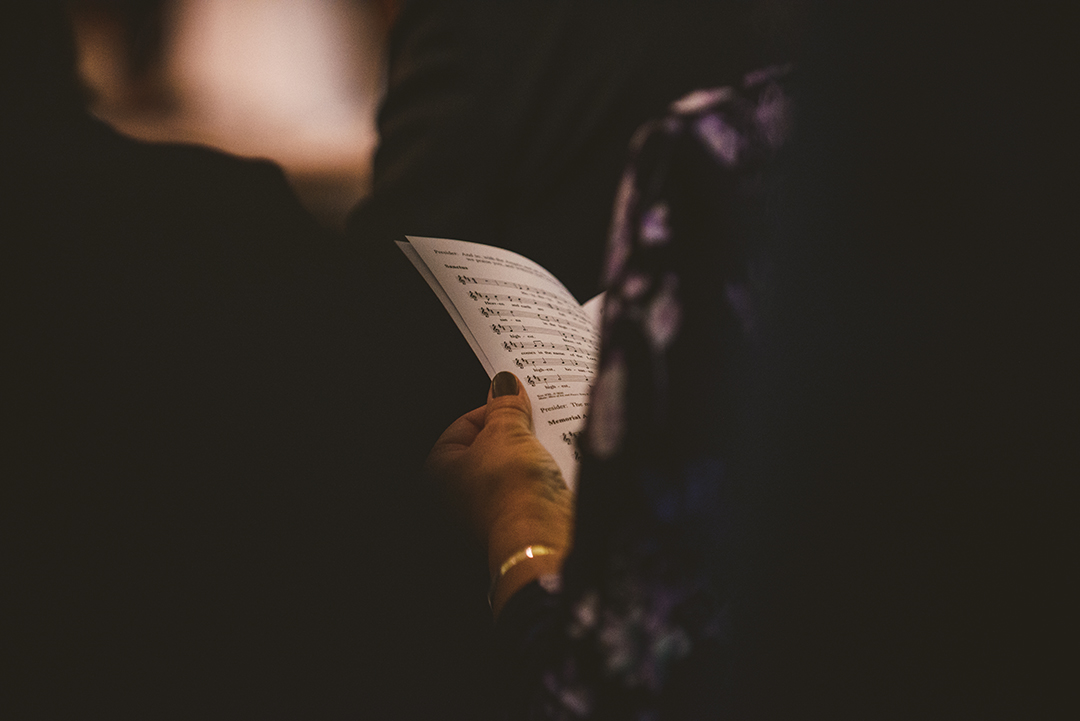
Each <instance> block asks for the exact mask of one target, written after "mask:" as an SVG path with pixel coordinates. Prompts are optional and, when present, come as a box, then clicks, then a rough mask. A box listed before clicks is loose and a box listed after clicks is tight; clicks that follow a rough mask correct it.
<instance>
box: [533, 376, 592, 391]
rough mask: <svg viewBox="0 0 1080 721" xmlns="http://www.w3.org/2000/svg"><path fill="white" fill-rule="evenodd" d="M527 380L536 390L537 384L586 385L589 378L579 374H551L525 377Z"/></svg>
mask: <svg viewBox="0 0 1080 721" xmlns="http://www.w3.org/2000/svg"><path fill="white" fill-rule="evenodd" d="M525 380H526V381H527V382H528V384H529V385H531V386H533V387H534V388H535V387H536V384H537V383H584V382H585V381H587V380H589V377H588V376H586V375H583V374H579V373H549V374H548V375H546V376H525Z"/></svg>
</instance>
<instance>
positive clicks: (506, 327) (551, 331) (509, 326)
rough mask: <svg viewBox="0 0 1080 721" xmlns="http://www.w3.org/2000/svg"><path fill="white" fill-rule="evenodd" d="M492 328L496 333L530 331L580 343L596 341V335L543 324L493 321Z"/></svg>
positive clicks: (534, 333)
mask: <svg viewBox="0 0 1080 721" xmlns="http://www.w3.org/2000/svg"><path fill="white" fill-rule="evenodd" d="M491 330H492V331H493V332H494V333H495V335H500V334H502V333H529V334H531V335H557V336H559V337H560V338H562V339H563V340H573V341H577V342H579V343H595V342H596V337H595V336H590V337H585V336H583V335H580V334H578V333H569V332H567V331H564V330H559V329H558V328H544V327H542V326H536V327H533V326H527V325H516V324H513V323H492V324H491Z"/></svg>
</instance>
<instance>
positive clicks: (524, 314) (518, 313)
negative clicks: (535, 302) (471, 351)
mask: <svg viewBox="0 0 1080 721" xmlns="http://www.w3.org/2000/svg"><path fill="white" fill-rule="evenodd" d="M480 315H482V316H484V317H485V318H490V317H491V316H493V315H497V316H499V317H500V318H513V319H517V318H536V319H537V320H542V321H544V322H546V323H554V324H555V325H558V326H561V327H569V328H574V329H575V330H579V331H582V332H585V333H588V332H589V331H590V328H589V327H588V326H587V325H584V324H582V323H579V322H576V321H573V320H571V319H569V318H560V317H559V316H553V315H547V314H545V313H537V312H536V311H532V310H513V309H510V308H489V307H487V306H482V307H481V308H480Z"/></svg>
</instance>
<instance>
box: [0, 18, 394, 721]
mask: <svg viewBox="0 0 1080 721" xmlns="http://www.w3.org/2000/svg"><path fill="white" fill-rule="evenodd" d="M0 33H2V35H0V40H2V42H0V52H2V53H3V58H2V60H3V62H2V63H0V68H2V70H0V72H2V73H3V76H2V87H0V94H2V106H3V118H4V122H3V129H2V136H0V178H2V184H0V208H2V212H0V216H2V217H3V221H2V223H3V228H4V233H3V237H4V242H3V249H2V251H0V252H2V259H0V274H2V281H0V293H2V295H3V300H2V302H0V309H2V310H0V313H2V315H3V328H4V338H5V350H4V376H3V380H2V387H3V391H2V396H3V398H4V402H3V411H2V416H3V429H4V430H3V441H2V444H3V450H2V452H0V477H2V478H3V479H4V480H3V495H4V501H3V503H2V504H0V506H2V510H0V514H2V516H3V520H2V521H0V529H2V530H0V534H2V536H3V538H4V541H3V546H4V549H5V550H4V554H3V555H4V567H5V574H4V575H5V583H4V588H5V590H4V597H5V601H6V603H5V604H4V605H5V608H6V610H7V613H6V614H5V618H4V621H3V627H4V631H3V636H4V638H5V642H4V649H3V652H2V653H3V655H4V657H5V668H6V669H9V670H8V671H5V678H6V679H7V680H6V682H5V692H4V693H3V694H2V698H0V707H2V710H0V715H3V716H4V717H7V718H34V717H42V718H65V717H79V718H85V717H88V716H90V717H109V718H172V717H176V718H192V717H198V716H215V717H216V716H220V715H230V716H241V717H247V716H258V717H261V718H273V717H289V718H295V717H296V715H297V714H298V713H299V712H300V710H303V711H305V712H307V713H310V714H314V715H319V714H323V713H327V714H329V713H364V712H365V711H364V710H365V709H368V710H369V711H370V710H371V708H372V705H373V704H376V703H377V698H378V697H379V694H380V693H381V689H382V688H383V687H385V686H387V685H389V682H386V681H384V682H380V681H379V679H380V678H381V677H380V675H379V674H380V673H382V672H384V671H385V669H386V668H388V667H393V668H397V667H396V666H394V665H393V663H392V657H393V654H392V653H389V654H388V653H387V652H386V647H387V646H388V645H389V642H390V638H389V637H390V634H391V631H390V630H389V628H393V627H394V626H395V625H396V623H395V621H394V618H395V617H394V616H391V615H388V613H389V610H388V609H389V608H390V606H389V605H388V606H386V607H383V606H381V605H380V604H381V603H382V601H383V600H386V602H387V604H389V603H390V601H389V596H390V591H389V589H390V588H391V587H392V586H393V581H392V579H391V578H390V577H388V576H386V575H385V574H384V572H383V570H384V569H385V568H387V567H389V565H390V564H392V563H394V559H393V558H392V556H390V555H386V556H375V555H373V554H370V553H369V552H367V551H366V550H365V549H370V548H374V547H380V548H385V547H391V546H392V539H393V538H394V537H396V535H397V533H398V530H397V528H396V527H395V526H394V525H392V524H391V522H390V520H388V519H394V518H398V517H399V516H397V515H395V511H394V510H393V509H394V508H395V506H394V503H395V501H394V499H395V498H397V496H396V495H395V493H396V491H395V489H396V488H397V487H396V486H395V484H393V483H391V482H389V481H388V480H387V479H386V478H385V477H384V476H383V475H382V474H381V473H380V470H379V461H378V459H377V457H376V456H375V455H373V454H372V453H369V452H368V451H369V450H370V449H369V448H368V446H367V445H366V443H365V442H364V440H363V439H366V438H367V436H368V433H369V432H372V431H371V429H372V428H375V429H376V431H375V432H377V429H378V418H377V415H378V414H377V413H374V412H373V411H372V409H371V408H370V406H369V405H368V404H367V401H366V400H365V397H364V394H363V384H364V383H365V382H367V380H368V378H367V376H366V374H365V370H364V365H363V360H362V359H363V358H364V357H366V355H365V354H366V353H367V352H368V351H367V343H368V340H367V339H364V338H363V337H361V336H360V335H359V334H357V333H356V332H355V331H356V327H357V323H356V322H355V320H354V318H353V316H351V315H350V314H349V312H348V311H347V310H346V307H345V306H344V304H343V302H342V300H341V297H340V296H341V293H340V288H341V287H342V283H341V282H340V280H339V274H342V273H347V271H346V269H345V268H343V267H342V266H341V265H340V263H339V262H338V261H337V260H336V255H335V253H334V251H333V248H334V247H335V244H334V243H333V241H332V239H331V238H328V237H327V236H326V235H325V234H324V233H323V231H322V230H320V228H319V227H318V225H317V224H316V223H315V222H314V220H313V219H312V218H311V217H310V216H309V215H308V214H307V213H306V212H305V211H304V210H303V209H302V207H301V206H300V204H299V203H298V201H297V199H296V198H295V196H294V195H293V193H292V192H291V191H290V190H289V187H288V185H287V184H286V181H285V179H284V177H283V175H282V173H281V171H280V170H279V169H278V168H277V167H276V166H274V165H272V164H271V163H268V162H265V161H256V160H241V159H239V158H236V157H231V156H228V155H225V154H222V153H219V152H215V151H212V150H209V149H206V148H202V147H195V146H185V145H160V144H150V143H144V142H139V141H135V140H132V139H130V138H127V137H124V136H122V135H120V134H118V133H116V132H115V131H114V130H112V129H111V128H110V127H108V126H107V125H105V124H104V123H102V122H100V121H98V120H96V119H95V118H93V117H92V116H91V115H90V114H89V113H88V112H87V110H86V108H85V97H84V93H83V91H82V88H81V86H80V83H79V80H78V78H77V76H76V73H75V56H74V51H73V46H72V41H71V33H70V29H69V28H68V27H67V22H66V18H65V14H64V7H63V4H62V3H61V2H35V3H25V4H22V5H20V6H19V7H18V8H13V9H10V10H6V11H5V19H4V23H3V25H2V29H0ZM362 351H363V352H362ZM358 438H359V439H362V440H361V442H360V443H357V439H358ZM383 445H384V444H380V443H377V442H372V444H371V448H380V447H382V446H383ZM361 459H362V462H361ZM384 534H389V535H384ZM346 569H351V570H352V571H353V572H352V573H345V570H346ZM375 617H378V618H379V619H380V623H379V624H373V623H371V621H370V619H371V618H375ZM376 650H378V651H379V653H382V654H384V655H388V656H390V657H391V660H387V659H385V658H379V659H377V662H376V660H374V654H375V652H376ZM369 661H370V662H371V663H370V664H369V663H368V662H369ZM371 664H374V665H371ZM357 678H363V679H365V680H366V681H370V683H367V682H365V683H363V684H361V683H358V682H357V680H356V679H357ZM371 712H372V713H376V712H375V711H371Z"/></svg>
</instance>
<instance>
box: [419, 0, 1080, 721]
mask: <svg viewBox="0 0 1080 721" xmlns="http://www.w3.org/2000/svg"><path fill="white" fill-rule="evenodd" d="M815 17H816V20H815V22H814V24H813V25H812V26H811V27H812V30H811V32H810V37H811V40H810V42H809V43H808V45H809V48H810V49H809V50H808V52H807V54H806V56H805V58H804V59H803V62H801V63H800V65H799V67H798V68H797V69H796V70H795V71H794V73H793V74H792V76H791V77H790V79H789V80H788V81H785V82H783V83H782V84H781V94H780V95H778V96H777V95H774V97H780V98H783V97H787V98H789V99H790V100H791V101H792V102H791V103H781V104H780V105H772V108H771V110H769V111H767V112H766V111H765V109H766V108H768V107H769V104H768V103H765V102H762V101H763V100H764V99H765V98H766V97H767V95H766V94H759V95H757V96H756V97H757V101H756V102H749V100H750V99H752V98H753V97H755V96H754V95H753V94H752V93H751V94H748V92H747V91H748V89H749V88H744V89H743V90H742V91H738V90H736V89H730V88H729V89H726V90H722V91H717V92H714V93H712V94H705V95H699V96H698V101H699V103H700V101H701V100H702V99H706V100H707V99H708V98H709V97H710V95H711V97H712V103H705V104H704V105H701V104H696V103H694V102H693V96H692V97H691V98H688V99H687V100H686V101H684V103H679V104H676V106H675V108H674V109H673V112H672V113H671V114H669V115H667V116H666V117H665V119H664V120H663V122H659V123H656V124H653V125H650V126H649V127H648V128H647V129H646V131H645V132H644V134H643V142H642V143H640V144H637V145H636V146H635V151H634V155H633V159H632V164H631V170H632V172H631V174H630V178H631V180H632V184H631V186H630V188H631V192H629V193H628V194H627V195H628V197H629V198H630V201H629V202H628V203H625V204H621V205H620V206H619V210H618V211H617V213H616V221H617V222H616V225H615V227H614V229H613V233H612V237H611V241H610V245H609V258H610V259H611V260H610V264H609V265H608V266H606V273H605V277H606V278H607V280H608V281H609V288H608V293H609V296H608V300H607V307H608V310H609V312H610V314H609V315H608V316H607V317H606V318H605V325H604V338H603V346H602V351H601V365H600V374H599V376H598V379H597V382H596V385H595V386H594V393H593V398H592V400H591V405H590V417H589V425H588V428H587V431H586V441H585V443H584V444H583V452H584V454H585V459H584V461H583V466H582V472H581V476H580V480H579V491H578V495H577V498H576V499H571V498H569V497H568V494H567V493H566V492H565V489H564V488H563V487H562V486H561V485H560V484H559V483H558V480H559V479H558V471H557V470H556V469H554V467H553V465H552V462H551V459H550V457H549V456H548V455H547V453H546V452H545V451H544V450H543V449H542V448H540V447H539V445H538V444H537V443H536V441H535V438H534V437H533V436H532V434H531V430H530V427H529V422H530V421H529V418H530V415H529V412H528V410H529V399H528V397H527V394H526V391H525V389H524V386H523V385H521V384H520V383H519V382H517V381H516V380H515V379H514V378H513V377H512V376H510V375H509V374H507V375H505V376H497V377H496V378H495V380H494V382H493V383H492V386H491V389H490V391H489V395H488V401H487V404H486V405H485V406H482V407H481V408H479V409H477V410H475V411H473V412H471V413H469V414H467V415H466V416H464V417H462V418H461V419H460V420H458V421H457V422H456V423H454V424H453V425H452V426H451V427H450V428H449V429H448V430H447V431H446V433H445V434H444V435H443V437H442V438H441V439H440V441H439V442H438V443H437V444H436V446H435V448H434V449H433V451H432V453H431V455H430V456H429V461H428V463H429V468H430V470H431V472H432V474H433V475H434V476H435V477H436V479H437V480H439V481H441V482H442V483H443V484H445V487H446V488H447V490H448V492H449V494H450V497H451V498H452V499H454V500H455V501H456V504H457V507H459V508H461V509H463V510H464V519H463V520H464V522H465V523H466V525H467V526H468V527H469V528H471V529H472V530H473V531H474V532H475V533H476V534H477V535H478V536H479V538H480V540H481V542H482V543H483V544H484V545H485V546H486V549H487V551H488V552H489V554H490V555H489V559H488V560H489V569H490V571H491V574H492V583H493V591H494V610H495V612H496V614H497V618H496V631H497V634H498V637H499V641H500V645H499V647H498V650H497V652H496V654H495V658H496V659H497V660H496V662H497V663H498V664H499V665H500V667H502V668H504V669H506V672H507V675H506V677H505V681H504V684H503V686H502V688H503V689H504V690H506V691H507V695H506V696H505V698H504V699H503V700H502V702H501V703H502V711H503V714H504V717H506V718H530V719H541V718H552V719H555V718H557V719H571V718H603V719H618V718H649V719H682V718H747V719H759V718H760V719H764V718H805V717H812V718H818V717H824V718H841V719H877V718H881V719H894V718H933V719H937V718H941V719H953V718H968V717H977V718H995V719H997V718H1001V719H1023V718H1066V717H1068V715H1069V713H1070V712H1069V711H1068V710H1067V709H1068V708H1069V705H1068V702H1069V696H1068V695H1067V691H1068V689H1069V688H1070V686H1069V683H1070V681H1069V675H1068V664H1067V663H1066V662H1063V661H1062V659H1063V658H1067V656H1068V648H1069V646H1070V643H1071V632H1070V628H1071V621H1070V620H1069V619H1070V615H1071V608H1072V606H1073V605H1074V603H1073V601H1072V594H1073V592H1072V591H1071V589H1068V588H1067V586H1068V581H1067V574H1063V573H1062V569H1063V568H1066V567H1067V565H1068V563H1069V554H1070V552H1068V551H1067V550H1066V549H1067V548H1070V547H1071V544H1069V543H1068V542H1067V536H1068V535H1069V534H1068V530H1067V529H1068V528H1069V527H1070V520H1069V518H1068V517H1067V514H1068V511H1066V510H1065V509H1066V507H1071V506H1070V504H1069V503H1068V500H1067V499H1068V496H1069V494H1070V490H1071V486H1072V478H1073V477H1075V475H1076V471H1077V465H1076V454H1075V429H1076V421H1075V417H1074V416H1075V413H1074V412H1073V410H1072V408H1073V407H1074V405H1075V403H1074V400H1075V397H1076V396H1075V386H1076V383H1075V378H1074V375H1075V374H1074V373H1073V372H1072V370H1071V369H1072V368H1073V366H1074V365H1075V351H1076V347H1075V327H1076V326H1075V318H1076V310H1077V303H1076V301H1077V298H1076V292H1075V290H1074V288H1075V283H1074V282H1073V281H1072V280H1071V278H1072V275H1073V273H1074V271H1075V264H1074V262H1072V261H1071V260H1070V259H1069V258H1070V255H1071V253H1070V250H1071V242H1070V237H1071V236H1070V235H1069V233H1070V232H1071V231H1069V230H1068V228H1069V227H1071V225H1073V224H1074V222H1075V221H1072V219H1071V218H1070V217H1069V212H1070V210H1069V209H1070V207H1071V206H1070V205H1069V204H1068V202H1067V201H1066V199H1065V193H1066V189H1065V187H1064V186H1063V185H1061V184H1060V178H1061V177H1063V176H1062V174H1061V172H1060V171H1061V170H1062V169H1063V168H1062V166H1063V164H1065V163H1066V162H1067V157H1066V155H1065V148H1066V147H1067V146H1068V142H1067V138H1068V130H1067V128H1068V122H1070V115H1069V113H1068V112H1067V110H1066V99H1065V98H1064V97H1063V96H1061V95H1060V94H1055V93H1054V89H1055V88H1060V87H1063V85H1061V83H1062V81H1063V77H1062V70H1063V69H1064V68H1063V66H1061V65H1060V64H1059V63H1058V62H1057V61H1058V60H1059V59H1060V57H1062V56H1061V52H1062V51H1063V48H1065V47H1067V43H1068V39H1067V36H1066V33H1065V31H1064V29H1063V28H1064V26H1063V25H1062V19H1063V18H1062V16H1061V15H1060V12H1059V11H1058V10H1057V9H1056V8H1049V7H1047V6H1038V7H1032V6H1030V5H1024V6H1019V5H1015V6H1012V7H998V8H994V9H993V10H992V11H987V12H984V13H980V14H979V16H978V18H977V20H978V22H977V23H973V22H972V21H973V18H972V16H971V15H970V13H969V11H968V8H967V7H966V6H965V5H964V4H962V3H946V4H944V5H942V4H941V3H914V4H913V3H886V4H879V5H876V6H874V7H868V6H866V7H864V6H859V7H855V6H851V7H839V8H838V7H829V8H825V10H824V11H822V12H820V13H816V14H815ZM1033 41H1034V42H1033ZM1003 88H1008V92H1007V93H1006V94H1005V95H1003V94H1002V92H1001V91H1002V89H1003ZM740 108H742V109H743V111H741V110H740ZM778 108H783V109H786V110H787V111H790V112H791V113H792V114H791V116H790V119H792V120H793V121H794V122H793V123H792V125H791V126H790V127H789V130H790V131H791V133H792V134H791V135H790V136H789V139H788V140H786V141H785V142H783V143H782V144H781V146H780V147H779V152H778V153H775V154H771V153H764V154H763V153H762V151H763V150H765V149H766V148H768V147H769V146H770V145H771V141H772V140H774V139H776V138H782V137H784V134H779V135H778V134H776V133H774V132H771V131H770V130H769V127H770V126H771V125H772V124H773V123H775V122H776V121H778V120H781V119H782V118H784V117H785V113H778V112H776V110H777V109H778ZM1036 108H1037V109H1038V111H1037V112H1032V111H1033V109H1036ZM695 113H700V114H698V115H695ZM707 118H712V119H711V120H709V119H707ZM785 126H786V124H785V123H782V122H781V123H780V124H779V126H778V127H785ZM717 130H725V131H726V132H715V131H717ZM717 151H719V152H717ZM755 159H756V160H755ZM660 207H662V208H663V209H664V210H663V212H659V208H660ZM680 210H681V212H679V211H680ZM687 211H689V213H688V214H687ZM710 281H711V282H710ZM740 281H742V282H740ZM530 547H532V549H533V552H532V553H531V554H528V553H523V552H521V551H524V550H525V549H527V548H530Z"/></svg>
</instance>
